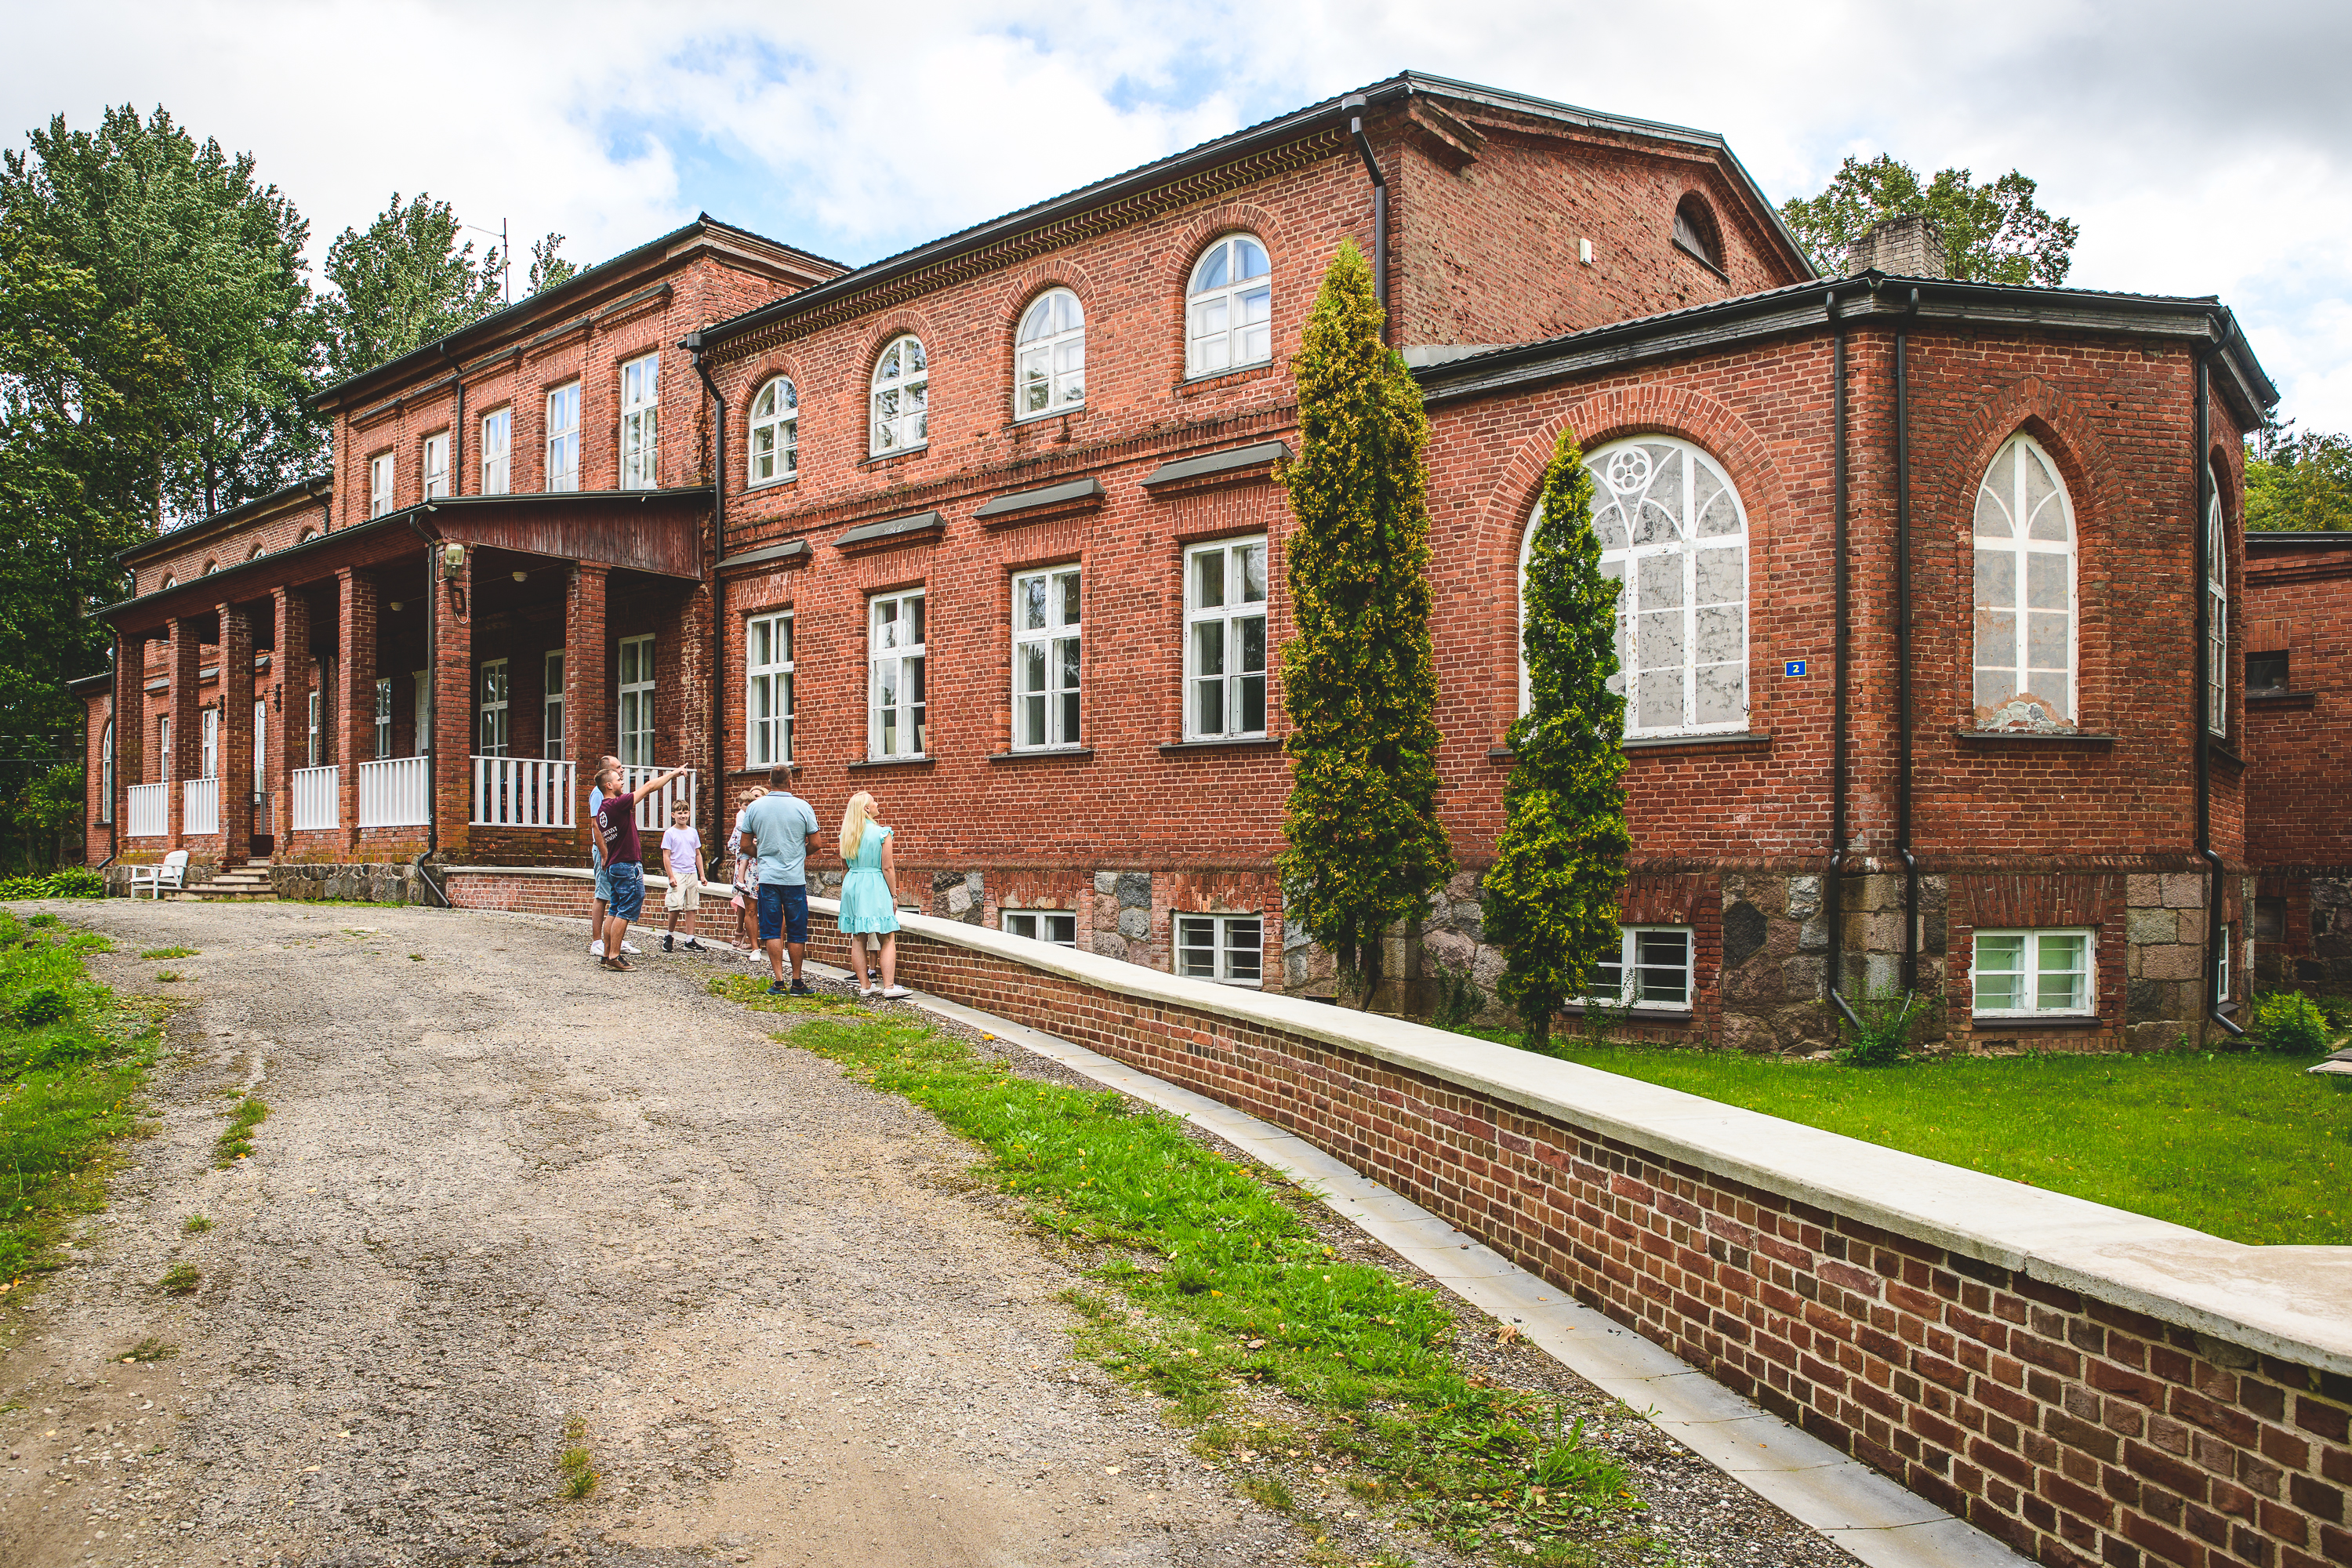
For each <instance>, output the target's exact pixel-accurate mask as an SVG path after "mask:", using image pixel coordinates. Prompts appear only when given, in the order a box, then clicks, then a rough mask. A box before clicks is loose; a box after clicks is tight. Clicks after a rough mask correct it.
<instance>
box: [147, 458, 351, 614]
mask: <svg viewBox="0 0 2352 1568" xmlns="http://www.w3.org/2000/svg"><path fill="white" fill-rule="evenodd" d="M392 481H393V465H392V454H391V453H390V452H383V453H379V454H378V455H377V456H375V457H373V458H369V459H368V515H369V516H370V517H382V516H383V514H384V513H386V512H388V511H390V510H392ZM168 585H169V584H166V586H168Z"/></svg>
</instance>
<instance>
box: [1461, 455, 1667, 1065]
mask: <svg viewBox="0 0 2352 1568" xmlns="http://www.w3.org/2000/svg"><path fill="white" fill-rule="evenodd" d="M1618 587H1619V584H1617V583H1616V582H1614V581H1613V580H1612V579H1610V578H1607V577H1603V576H1602V575H1601V540H1600V537H1599V536H1598V535H1597V534H1595V533H1594V532H1593V530H1592V475H1591V473H1590V472H1589V471H1588V470H1587V469H1586V468H1585V466H1584V454H1583V453H1582V452H1581V451H1580V450H1579V449H1578V447H1577V444H1576V434H1575V432H1574V431H1562V432H1561V433H1560V437H1559V447H1558V448H1557V449H1556V450H1555V451H1554V452H1553V453H1552V459H1551V467H1550V468H1549V469H1547V470H1546V471H1545V474H1544V488H1543V512H1542V515H1541V517H1540V518H1539V519H1538V521H1537V523H1536V534H1535V539H1534V542H1533V543H1532V544H1531V546H1530V547H1529V549H1528V570H1527V587H1526V590H1525V592H1526V605H1527V610H1526V616H1527V630H1526V632H1525V634H1524V638H1523V646H1524V648H1525V651H1526V656H1527V665H1528V698H1529V701H1528V711H1527V712H1526V713H1525V714H1524V715H1522V716H1521V717H1520V718H1519V719H1518V720H1517V721H1516V722H1514V723H1513V724H1512V726H1511V728H1510V732H1509V737H1508V741H1509V745H1510V748H1511V751H1512V752H1513V760H1512V763H1511V777H1510V782H1509V783H1508V784H1506V785H1505V786H1504V789H1503V832H1502V836H1501V837H1500V838H1499V839H1498V840H1497V841H1496V845H1495V866H1494V868H1493V869H1492V870H1490V871H1488V872H1487V873H1486V884H1485V908H1486V934H1487V935H1488V937H1489V938H1491V939H1492V940H1493V941H1494V942H1496V945H1498V946H1500V947H1501V948H1502V949H1503V952H1504V955H1505V962H1504V966H1503V978H1502V982H1501V984H1500V985H1499V986H1498V989H1499V990H1500V992H1501V994H1502V998H1503V1000H1504V1001H1505V1002H1507V1003H1508V1004H1509V1005H1510V1006H1511V1008H1512V1009H1513V1010H1514V1011H1515V1012H1517V1014H1518V1016H1519V1026H1520V1028H1521V1029H1522V1030H1523V1031H1524V1032H1525V1034H1526V1037H1527V1044H1528V1048H1529V1049H1532V1050H1541V1049H1543V1048H1544V1047H1546V1046H1547V1045H1549V1042H1550V1039H1551V1020H1552V1015H1554V1014H1555V1013H1557V1012H1559V1009H1560V1008H1561V1006H1562V1005H1565V1004H1566V1003H1568V1002H1569V1001H1570V999H1572V998H1574V997H1577V996H1580V995H1582V994H1584V987H1585V981H1586V977H1587V976H1588V975H1590V974H1591V972H1592V966H1593V963H1595V961H1596V960H1598V959H1599V958H1600V957H1601V956H1602V955H1603V954H1604V953H1607V952H1614V951H1615V950H1616V947H1617V942H1618V940H1619V939H1618V931H1617V895H1618V893H1619V892H1620V891H1621V890H1622V889H1623V887H1624V885H1625V854H1626V851H1627V850H1628V849H1629V848H1631V847H1632V844H1633V839H1632V837H1631V836H1630V835H1629V834H1628V833H1627V831H1626V828H1625V788H1624V783H1623V780H1624V775H1625V746H1624V736H1625V699H1624V696H1623V694H1622V693H1620V692H1615V691H1612V690H1610V689H1609V681H1610V679H1611V678H1612V677H1613V676H1614V675H1615V674H1616V673H1617V591H1618Z"/></svg>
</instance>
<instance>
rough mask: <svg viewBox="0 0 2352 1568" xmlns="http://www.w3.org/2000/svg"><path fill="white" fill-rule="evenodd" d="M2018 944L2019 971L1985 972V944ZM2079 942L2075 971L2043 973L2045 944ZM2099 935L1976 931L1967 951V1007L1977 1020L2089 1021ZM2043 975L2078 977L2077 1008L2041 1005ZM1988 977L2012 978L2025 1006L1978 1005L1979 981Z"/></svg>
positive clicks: (2060, 929) (2065, 929) (2059, 929)
mask: <svg viewBox="0 0 2352 1568" xmlns="http://www.w3.org/2000/svg"><path fill="white" fill-rule="evenodd" d="M2012 937H2014V938H2019V939H2021V940H2022V945H2021V947H2020V948H2019V949H2018V959H2019V964H2020V967H2018V968H2016V969H2006V968H2004V969H1995V970H1989V969H1985V968H1984V967H1983V964H1982V960H1983V957H1984V950H1985V942H1986V940H1987V939H1988V938H1990V939H1992V940H1994V941H2007V940H2009V939H2010V938H2012ZM2078 940H2079V941H2080V942H2081V943H2082V945H2081V947H2080V948H2079V949H2078V950H2077V951H2078V952H2079V953H2080V955H2081V959H2082V963H2081V967H2080V968H2079V969H2077V968H2068V969H2061V970H2044V969H2043V967H2042V949H2043V946H2044V944H2045V943H2049V942H2074V941H2078ZM2098 950H2099V933H2098V932H2097V931H2095V930H2093V929H2092V928H2090V927H2088V926H2053V927H2048V928H2043V929H2017V930H1992V931H1978V932H1977V933H1976V934H1975V936H1974V938H1973V939H1972V941H1971V943H1970V946H1969V1009H1970V1011H1971V1012H1972V1013H1973V1015H1974V1016H1977V1017H1979V1018H2092V1017H2096V1016H2098V1011H2099V951H2098ZM2044 973H2053V974H2066V975H2077V974H2078V975H2080V976H2081V979H2082V992H2081V996H2080V999H2079V1005H2072V1006H2065V1007H2044V1006H2042V986H2041V984H2040V982H2041V979H2042V975H2043V974H2044ZM1992 974H2014V975H2016V976H2018V978H2019V986H2020V990H2021V993H2022V996H2023V1000H2024V1001H2025V1002H2026V1003H2027V1005H2025V1006H2022V1007H1987V1006H1985V1005H1982V1000H1981V991H1980V989H1979V987H1980V984H1981V981H1982V978H1983V977H1984V976H1986V975H1992Z"/></svg>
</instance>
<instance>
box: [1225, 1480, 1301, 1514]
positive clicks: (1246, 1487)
mask: <svg viewBox="0 0 2352 1568" xmlns="http://www.w3.org/2000/svg"><path fill="white" fill-rule="evenodd" d="M1235 1489H1236V1490H1238V1491H1239V1492H1240V1493H1241V1494H1242V1496H1244V1497H1245V1498H1247V1499H1249V1500H1250V1501H1252V1502H1254V1503H1255V1504H1257V1505H1258V1506H1259V1507H1260V1508H1270V1509H1272V1510H1274V1511H1275V1512H1276V1513H1296V1512H1297V1511H1298V1500H1297V1498H1295V1497H1293V1496H1291V1495H1290V1489H1289V1488H1288V1487H1286V1486H1284V1485H1283V1484H1282V1478H1281V1477H1279V1476H1244V1477H1243V1478H1242V1479H1241V1480H1240V1482H1239V1483H1238V1484H1237V1486H1236V1488H1235Z"/></svg>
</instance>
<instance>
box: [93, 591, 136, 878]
mask: <svg viewBox="0 0 2352 1568" xmlns="http://www.w3.org/2000/svg"><path fill="white" fill-rule="evenodd" d="M139 650H140V654H141V658H140V661H139V665H140V668H139V673H140V674H141V675H142V676H143V675H145V674H146V673H147V668H146V666H147V660H146V658H145V654H146V650H147V645H146V644H145V643H143V642H142V643H141V644H140V645H139ZM142 722H143V719H142ZM106 727H107V729H108V730H109V731H112V738H111V739H110V741H109V742H108V743H107V748H106V750H107V754H106V755H105V756H104V757H102V758H100V760H99V761H100V766H101V767H103V768H104V769H105V770H106V773H107V775H108V776H107V781H106V858H105V859H103V860H100V862H99V863H98V868H99V869H100V870H101V871H103V870H105V869H106V868H108V867H109V866H111V865H113V864H114V860H115V857H116V856H118V855H121V853H122V812H121V808H120V807H118V806H117V805H115V804H114V797H115V796H116V795H120V794H121V793H122V789H121V782H122V768H121V763H120V761H119V759H120V758H121V755H122V631H121V627H119V626H118V627H117V628H115V633H114V668H111V669H110V670H109V671H108V672H107V676H106ZM141 739H142V741H143V740H144V739H145V737H144V736H143V735H142V737H141Z"/></svg>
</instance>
